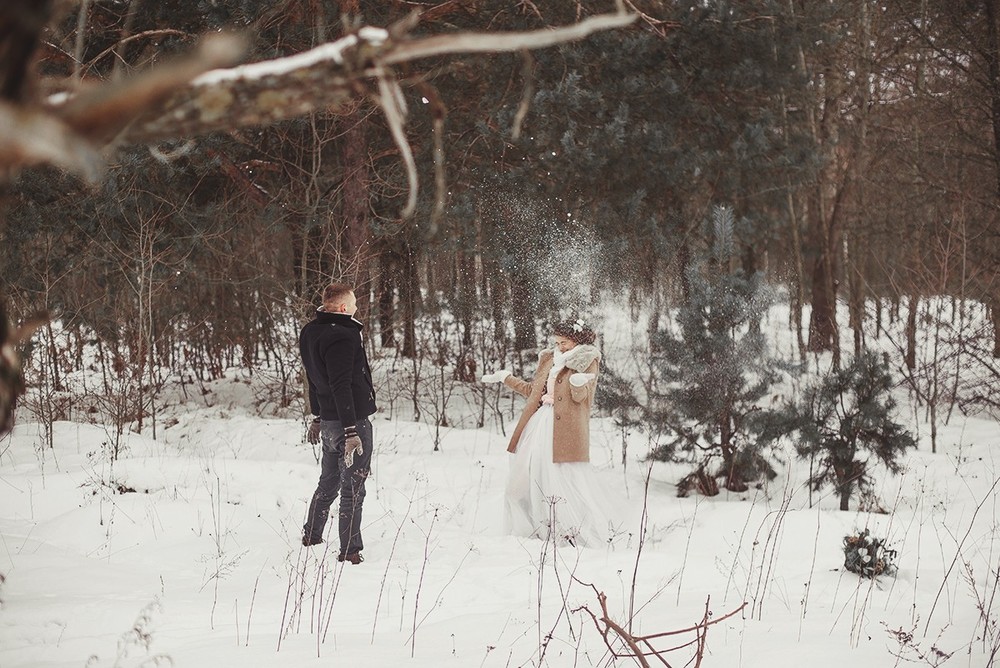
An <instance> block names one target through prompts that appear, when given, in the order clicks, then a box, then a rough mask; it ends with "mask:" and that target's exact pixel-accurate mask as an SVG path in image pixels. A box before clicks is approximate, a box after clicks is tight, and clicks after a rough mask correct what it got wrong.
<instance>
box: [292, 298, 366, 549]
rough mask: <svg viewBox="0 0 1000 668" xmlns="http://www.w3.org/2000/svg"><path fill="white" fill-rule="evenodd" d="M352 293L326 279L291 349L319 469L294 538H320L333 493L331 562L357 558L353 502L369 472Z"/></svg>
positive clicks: (308, 541)
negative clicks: (335, 545) (336, 520)
mask: <svg viewBox="0 0 1000 668" xmlns="http://www.w3.org/2000/svg"><path fill="white" fill-rule="evenodd" d="M357 310H358V300H357V298H356V297H355V296H354V290H353V289H352V288H351V286H349V285H346V284H344V283H332V284H330V285H328V286H326V289H324V290H323V305H322V306H321V307H320V308H319V309H317V311H316V317H315V318H314V319H313V320H312V321H311V322H309V323H308V324H307V325H306V326H305V327H303V328H302V332H301V333H300V334H299V351H300V353H301V354H302V364H303V366H304V367H305V370H306V376H307V377H308V379H309V406H310V408H311V409H312V413H313V415H315V416H316V417H315V419H314V420H313V421H312V424H310V426H309V434H308V438H309V442H310V443H313V444H316V443H318V442H320V441H321V440H322V442H323V461H322V472H321V473H320V476H319V485H317V487H316V491H315V492H314V493H313V497H312V502H311V503H310V504H309V514H308V516H307V517H306V523H305V525H304V526H303V527H302V544H303V545H305V546H310V545H318V544H319V543H322V542H323V529H324V527H325V526H326V520H327V517H328V516H329V514H330V505H331V504H332V503H333V501H334V499H336V498H337V495H338V494H340V527H339V533H340V554H339V556H338V557H337V559H338V561H349V562H350V563H352V564H359V563H361V562H362V561H363V558H362V556H361V550H362V548H363V547H364V545H363V543H362V542H361V506H362V503H363V502H364V499H365V480H366V479H367V478H368V474H369V473H370V472H371V459H372V425H371V422H369V421H368V416H369V415H371V414H372V413H374V412H375V410H376V409H375V390H374V387H373V385H372V374H371V368H370V367H369V366H368V357H367V356H366V355H365V349H364V345H363V344H362V342H361V329H362V327H363V325H362V324H361V323H360V322H359V321H358V320H356V319H355V318H354V314H355V313H356V312H357Z"/></svg>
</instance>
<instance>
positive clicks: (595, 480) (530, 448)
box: [503, 350, 624, 547]
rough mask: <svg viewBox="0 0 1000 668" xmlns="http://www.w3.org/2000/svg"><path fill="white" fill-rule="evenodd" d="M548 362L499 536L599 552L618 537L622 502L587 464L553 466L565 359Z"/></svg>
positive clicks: (514, 464)
mask: <svg viewBox="0 0 1000 668" xmlns="http://www.w3.org/2000/svg"><path fill="white" fill-rule="evenodd" d="M564 357H565V356H564V355H562V354H561V353H560V352H559V351H558V350H556V351H555V355H554V357H553V366H552V370H551V372H550V373H549V377H548V388H547V392H546V393H545V395H544V396H543V397H542V405H541V406H540V407H539V408H538V410H537V411H535V413H534V415H532V416H531V418H530V419H529V420H528V423H527V424H526V425H525V427H524V431H523V432H522V433H521V437H520V439H519V440H518V442H517V449H516V451H515V452H514V454H513V455H512V456H511V461H510V471H509V473H508V476H507V487H506V493H505V494H504V513H503V517H504V531H505V533H508V534H512V535H515V536H528V537H535V538H542V539H549V538H552V539H554V540H557V541H559V542H562V543H569V544H572V545H576V546H585V547H600V546H602V545H607V544H609V543H611V542H613V541H614V540H615V539H616V538H617V537H619V536H621V532H622V531H621V524H622V521H623V519H624V518H623V517H620V516H616V514H617V513H616V511H617V510H619V509H620V508H621V507H622V504H621V503H617V502H615V501H614V500H613V498H612V495H611V494H610V493H609V491H608V489H607V481H605V480H603V479H602V477H601V476H599V475H598V471H597V470H596V469H595V468H594V467H593V466H592V465H591V464H590V463H589V462H564V463H556V462H553V461H552V442H553V423H554V418H553V410H552V394H553V383H554V382H555V378H556V376H557V375H558V374H559V371H561V370H562V369H563V367H564V363H565V359H564Z"/></svg>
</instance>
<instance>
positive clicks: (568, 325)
mask: <svg viewBox="0 0 1000 668" xmlns="http://www.w3.org/2000/svg"><path fill="white" fill-rule="evenodd" d="M552 333H553V334H555V335H556V336H562V337H565V338H567V339H569V340H570V341H573V342H574V343H577V344H586V345H590V344H591V343H593V342H594V341H595V340H596V339H597V334H595V333H594V330H592V329H591V328H590V325H588V324H587V323H585V322H584V321H583V320H582V319H580V318H577V319H576V320H563V321H562V322H560V323H558V324H556V326H555V327H553V328H552Z"/></svg>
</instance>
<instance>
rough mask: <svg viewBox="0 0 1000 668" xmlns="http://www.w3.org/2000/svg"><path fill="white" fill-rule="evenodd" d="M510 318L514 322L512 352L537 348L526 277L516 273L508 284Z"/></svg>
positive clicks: (529, 291)
mask: <svg viewBox="0 0 1000 668" xmlns="http://www.w3.org/2000/svg"><path fill="white" fill-rule="evenodd" d="M510 308H511V318H512V319H513V320H514V350H528V349H529V348H536V347H537V346H538V336H537V335H536V334H535V317H534V308H533V307H532V303H531V287H530V285H529V282H528V280H527V277H525V276H524V275H522V274H520V273H516V274H514V275H513V276H512V277H511V283H510Z"/></svg>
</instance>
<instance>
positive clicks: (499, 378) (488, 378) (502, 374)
mask: <svg viewBox="0 0 1000 668" xmlns="http://www.w3.org/2000/svg"><path fill="white" fill-rule="evenodd" d="M509 375H510V371H508V370H507V369H500V370H499V371H495V372H493V373H488V374H485V375H484V376H483V378H482V381H483V382H484V383H502V382H503V381H504V380H505V379H506V378H507V376H509Z"/></svg>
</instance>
